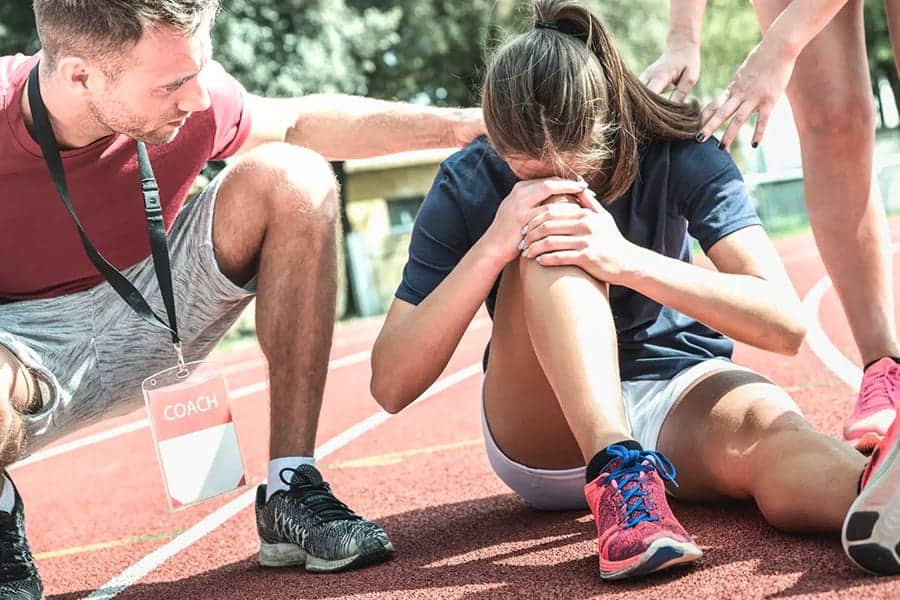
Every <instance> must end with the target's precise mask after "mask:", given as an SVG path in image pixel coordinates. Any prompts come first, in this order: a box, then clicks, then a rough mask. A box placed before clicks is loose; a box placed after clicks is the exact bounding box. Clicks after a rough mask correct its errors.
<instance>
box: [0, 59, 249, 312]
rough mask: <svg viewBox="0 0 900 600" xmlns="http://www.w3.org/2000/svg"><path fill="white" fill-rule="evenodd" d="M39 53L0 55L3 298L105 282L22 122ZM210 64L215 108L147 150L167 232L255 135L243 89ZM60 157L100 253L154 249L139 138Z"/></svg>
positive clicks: (134, 255)
mask: <svg viewBox="0 0 900 600" xmlns="http://www.w3.org/2000/svg"><path fill="white" fill-rule="evenodd" d="M38 58H39V56H38V55H35V56H23V55H21V54H17V55H15V56H3V57H0V303H7V302H15V301H18V300H27V299H32V298H50V297H54V296H61V295H63V294H69V293H72V292H78V291H81V290H86V289H88V288H90V287H93V286H94V285H96V284H98V283H100V282H102V281H103V278H102V277H101V276H100V274H99V273H98V272H97V269H96V268H95V267H94V265H93V263H91V262H90V260H89V259H88V258H87V256H86V255H85V252H84V247H83V246H82V244H81V238H79V236H78V233H77V230H76V228H75V223H74V222H73V221H72V217H70V216H69V213H68V212H67V211H66V208H65V206H64V205H63V203H62V200H61V199H60V197H59V195H58V193H57V191H56V188H55V187H54V185H53V180H52V179H51V178H50V173H49V171H48V170H47V166H46V164H45V163H44V159H43V157H42V155H41V150H40V147H39V146H38V144H37V142H36V141H35V140H34V139H32V137H31V135H30V134H29V133H28V130H27V129H26V128H25V122H24V121H23V119H22V105H21V100H22V94H23V92H24V90H25V87H26V85H25V84H26V82H27V79H28V73H29V72H30V71H31V68H32V67H33V66H34V65H35V64H36V62H37V60H38ZM208 71H209V73H208V76H207V78H206V81H207V82H208V86H209V94H210V97H211V99H212V105H211V106H210V108H209V109H208V110H206V111H204V112H202V113H195V114H193V115H191V117H189V118H188V120H187V122H186V123H185V124H184V126H183V127H182V128H181V130H180V131H179V133H178V135H177V136H176V137H175V139H174V140H173V141H172V142H170V143H168V144H164V145H160V146H149V145H148V147H147V150H148V154H149V156H150V162H151V164H152V165H153V171H154V173H155V174H156V178H157V181H158V183H159V189H160V196H161V199H162V208H163V218H164V220H165V223H166V229H169V228H170V227H171V226H172V223H173V222H174V221H175V216H176V215H177V214H178V211H179V210H180V209H181V207H182V205H183V204H184V200H185V198H186V197H187V194H188V192H189V191H190V189H191V184H192V183H193V181H194V179H195V178H196V176H197V174H198V173H199V172H200V170H201V169H202V168H203V166H204V165H205V164H206V162H207V161H209V160H221V159H223V158H226V157H228V156H230V155H232V154H234V153H235V152H236V151H237V150H238V149H239V148H240V147H241V145H242V144H243V143H244V141H245V140H246V139H247V136H248V134H249V132H250V115H249V113H248V109H247V106H246V103H245V99H246V92H245V90H244V88H243V87H242V86H241V84H240V83H238V82H237V81H236V80H235V79H234V78H233V77H231V76H230V75H228V74H227V73H226V72H225V70H224V69H223V68H222V67H221V65H219V64H217V63H213V64H211V65H209V67H208ZM62 159H63V165H64V167H65V170H66V179H67V181H68V183H69V193H70V195H71V198H72V205H73V206H74V207H75V213H76V214H77V215H78V218H79V219H80V220H81V223H82V225H84V228H85V230H86V231H87V233H88V237H90V239H91V241H92V242H93V243H94V246H96V247H97V249H98V250H99V251H100V253H101V254H102V255H103V256H104V257H106V259H107V260H108V261H109V262H111V263H112V264H113V265H114V266H116V267H117V268H119V269H120V270H121V269H125V268H127V267H130V266H132V265H134V264H137V263H138V262H140V261H142V260H144V259H145V258H147V257H148V256H150V243H149V240H148V235H147V221H146V218H145V217H144V204H143V197H142V195H141V192H140V177H139V176H138V164H137V153H136V151H135V144H134V141H133V140H131V139H130V138H128V137H126V136H123V135H113V136H109V137H106V138H103V139H100V140H97V141H96V142H94V143H93V144H91V145H89V146H86V147H84V148H78V149H75V150H65V151H63V152H62Z"/></svg>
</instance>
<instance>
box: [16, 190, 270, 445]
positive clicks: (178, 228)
mask: <svg viewBox="0 0 900 600" xmlns="http://www.w3.org/2000/svg"><path fill="white" fill-rule="evenodd" d="M223 175H224V174H220V175H219V177H217V178H216V179H215V180H213V182H212V183H211V184H210V185H209V186H208V187H207V188H206V189H205V190H204V191H203V192H202V193H201V194H200V195H199V196H197V197H196V198H195V199H194V200H193V201H192V202H190V203H189V204H188V205H187V206H186V207H185V208H184V209H183V210H182V211H181V213H180V214H179V215H178V217H177V218H176V220H175V223H174V225H173V226H172V230H171V231H170V232H169V253H170V255H171V264H172V280H173V284H174V287H175V304H176V312H177V315H178V330H179V334H180V335H181V338H182V342H183V346H184V356H185V359H186V360H188V361H190V360H199V359H201V358H203V357H205V356H206V355H207V354H209V352H210V351H211V350H212V349H213V348H214V347H215V345H216V343H217V342H218V341H219V339H221V337H222V336H223V335H224V334H225V333H226V332H227V331H228V329H229V328H230V326H231V325H232V323H234V321H235V320H236V319H237V318H238V316H239V315H240V313H241V311H242V310H243V309H244V307H245V306H246V305H247V304H248V303H249V302H250V300H251V299H252V298H253V296H254V294H255V288H256V282H255V280H254V281H251V282H250V283H249V284H248V285H247V286H246V287H243V288H242V287H240V286H237V285H235V284H234V283H232V282H231V281H230V280H229V279H228V278H227V277H226V276H225V275H224V274H222V272H221V271H220V270H219V267H218V263H217V262H216V258H215V255H214V254H213V244H212V221H213V209H214V208H215V203H216V192H217V190H218V188H219V185H220V184H221V182H222V178H223ZM124 274H125V275H126V276H127V277H128V279H129V280H131V281H132V283H134V285H135V287H136V288H137V289H138V290H140V292H141V293H142V294H143V295H144V297H145V298H146V299H147V301H148V302H149V303H150V306H151V307H153V310H154V311H156V313H157V314H158V315H160V316H161V317H162V318H163V320H165V319H166V316H165V315H166V313H165V308H164V307H163V304H162V298H161V297H160V294H159V285H158V283H157V280H156V274H155V272H154V270H153V261H152V259H150V258H147V259H146V260H144V261H143V262H140V263H138V264H137V265H135V266H133V267H131V268H129V269H127V270H126V271H124ZM0 344H2V345H3V346H5V347H7V348H8V349H9V350H10V351H11V352H12V353H13V354H15V355H16V356H17V357H18V358H19V360H20V361H22V363H23V364H24V365H25V366H26V367H27V368H28V369H29V370H30V371H31V372H32V373H33V374H34V376H35V377H36V379H37V382H38V387H39V388H40V390H41V400H42V406H41V408H40V409H39V410H38V411H37V412H36V413H34V414H30V415H27V416H26V417H25V422H26V432H27V433H26V435H27V439H28V443H27V453H29V454H30V453H32V452H34V451H35V450H37V449H39V448H41V447H43V446H46V445H47V444H49V443H50V442H52V441H54V440H56V439H58V438H60V437H62V436H63V435H66V434H67V433H70V432H72V431H74V430H75V429H78V428H81V427H84V426H86V425H89V424H91V423H95V422H97V421H100V420H102V419H105V418H107V417H112V416H117V415H122V414H126V413H128V412H131V411H133V410H135V409H136V408H139V407H140V406H141V405H142V403H143V395H142V392H141V382H142V381H143V380H144V379H145V378H146V377H148V376H149V375H152V374H153V373H155V372H157V371H161V370H162V369H165V368H168V367H171V366H173V364H174V361H175V360H176V359H175V353H174V350H173V349H172V340H171V336H170V335H169V333H168V332H166V331H164V330H162V329H158V328H156V327H153V326H152V325H149V324H148V323H146V322H145V321H144V320H143V319H141V318H140V317H138V316H137V315H136V314H135V313H134V312H133V311H132V310H131V308H130V307H129V306H128V305H127V304H125V301H124V300H122V298H120V297H119V295H118V294H117V293H116V292H115V291H114V290H113V289H112V287H110V285H109V284H108V283H101V284H99V285H97V286H95V287H93V288H91V289H89V290H85V291H83V292H78V293H74V294H68V295H66V296H60V297H57V298H49V299H41V300H26V301H22V302H14V303H11V304H4V305H0Z"/></svg>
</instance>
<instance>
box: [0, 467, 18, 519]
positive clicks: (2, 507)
mask: <svg viewBox="0 0 900 600" xmlns="http://www.w3.org/2000/svg"><path fill="white" fill-rule="evenodd" d="M15 506H16V491H15V490H14V489H13V484H12V481H10V480H9V477H7V476H6V474H5V473H4V475H3V492H0V512H5V513H11V512H12V511H13V508H15Z"/></svg>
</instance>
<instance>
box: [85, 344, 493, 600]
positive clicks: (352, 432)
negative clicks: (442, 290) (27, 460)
mask: <svg viewBox="0 0 900 600" xmlns="http://www.w3.org/2000/svg"><path fill="white" fill-rule="evenodd" d="M481 372H482V365H481V362H480V361H479V362H477V363H475V364H472V365H469V366H468V367H465V368H464V369H461V370H459V371H456V372H455V373H452V374H450V375H448V376H446V377H444V378H442V379H440V380H438V381H437V382H435V383H434V384H433V385H432V386H431V387H429V388H428V389H427V390H426V391H425V393H423V394H422V395H421V396H420V397H419V399H418V400H416V402H415V403H414V404H418V403H419V402H423V401H425V400H427V399H429V398H432V397H433V396H435V395H437V394H439V393H441V392H443V391H445V390H447V389H450V388H451V387H453V386H455V385H457V384H459V383H461V382H463V381H465V380H466V379H469V378H470V377H473V376H475V375H478V374H480V373H481ZM391 416H392V415H391V414H390V413H387V412H385V411H383V410H382V411H379V412H377V413H374V414H372V415H369V416H368V417H366V418H365V419H363V420H362V421H360V422H358V423H356V424H355V425H353V426H351V427H350V428H348V429H346V430H344V431H343V432H341V433H339V434H338V435H336V436H334V437H333V438H331V439H329V440H328V441H326V442H325V443H323V444H322V445H321V446H319V447H318V448H316V452H315V455H316V459H317V460H319V459H323V458H325V457H326V456H328V455H330V454H332V453H333V452H335V451H337V450H339V449H341V448H343V447H344V446H346V445H347V444H349V443H350V442H352V441H353V440H355V439H357V438H359V437H360V436H362V435H363V434H365V433H367V432H369V431H371V430H372V429H374V428H375V427H377V426H378V425H381V424H382V423H384V422H385V421H387V420H388V419H389V418H391ZM255 497H256V486H251V488H250V489H248V490H247V491H246V492H244V493H242V494H241V495H240V496H238V497H237V498H235V499H234V500H232V501H230V502H229V503H228V504H226V505H224V506H222V507H220V508H218V509H216V510H215V511H213V512H212V513H210V514H209V515H207V516H206V517H204V518H203V519H201V520H200V521H199V522H198V523H197V524H195V525H194V526H192V527H191V528H190V529H188V530H187V531H185V532H184V533H182V534H181V535H179V536H178V537H176V538H175V539H173V540H172V541H170V542H168V543H167V544H165V545H164V546H161V547H160V548H157V549H156V550H154V551H153V552H151V553H150V554H148V555H146V556H145V557H144V558H142V559H141V560H139V561H138V562H136V563H134V564H133V565H131V566H130V567H128V568H127V569H125V570H124V571H122V572H121V573H119V574H118V575H116V576H115V577H113V578H112V579H110V580H109V581H108V582H106V584H104V585H103V586H102V587H101V588H100V589H98V590H96V591H94V592H93V593H91V594H90V595H89V596H87V597H86V600H109V599H111V598H115V597H116V596H118V595H119V594H120V593H122V592H123V591H125V590H127V589H128V588H129V587H131V586H132V585H134V584H135V583H137V582H138V581H140V580H141V579H143V578H144V577H146V576H147V575H149V574H150V573H152V572H153V571H155V570H156V569H157V568H158V567H160V566H161V565H162V564H163V563H165V562H166V561H167V560H169V559H170V558H172V557H173V556H175V555H176V554H178V553H180V552H181V551H183V550H185V549H186V548H188V547H189V546H191V545H192V544H194V543H195V542H197V541H199V540H201V539H203V538H204V537H206V536H207V535H209V534H210V533H212V532H213V531H215V530H216V529H218V528H219V527H220V526H221V525H223V524H224V523H225V522H226V521H228V520H229V519H230V518H231V517H233V516H235V515H236V514H237V513H239V512H240V511H241V510H243V509H244V508H246V507H248V506H250V505H251V504H252V503H253V501H254V499H255Z"/></svg>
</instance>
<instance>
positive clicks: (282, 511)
mask: <svg viewBox="0 0 900 600" xmlns="http://www.w3.org/2000/svg"><path fill="white" fill-rule="evenodd" d="M280 477H281V479H282V481H284V482H285V483H287V484H289V485H290V489H288V490H279V491H277V492H275V493H274V494H272V497H271V498H269V501H268V502H266V486H265V485H261V486H259V488H257V490H256V529H257V531H259V540H260V548H259V559H258V560H259V564H260V565H262V566H263V567H288V566H297V565H306V570H307V571H315V572H319V573H335V572H337V571H343V570H346V569H353V568H356V567H362V566H365V565H370V564H374V563H378V562H382V561H385V560H388V559H389V558H391V557H392V556H394V546H393V545H392V544H391V541H390V540H389V539H388V536H387V534H386V533H385V532H384V529H382V528H381V526H379V525H377V524H375V523H373V522H371V521H366V520H365V519H363V518H362V517H360V516H359V515H357V514H356V513H354V512H353V511H352V510H350V509H349V508H347V505H346V504H344V503H343V502H341V501H340V500H338V499H337V498H335V497H334V494H333V493H332V492H331V487H329V485H328V484H327V483H326V482H325V481H323V480H322V475H321V473H319V471H318V470H317V469H316V468H315V467H313V466H311V465H301V466H299V467H298V468H296V469H283V470H282V471H281V474H280ZM288 478H290V479H288Z"/></svg>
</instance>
